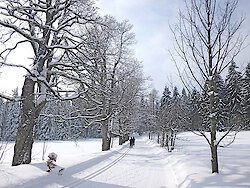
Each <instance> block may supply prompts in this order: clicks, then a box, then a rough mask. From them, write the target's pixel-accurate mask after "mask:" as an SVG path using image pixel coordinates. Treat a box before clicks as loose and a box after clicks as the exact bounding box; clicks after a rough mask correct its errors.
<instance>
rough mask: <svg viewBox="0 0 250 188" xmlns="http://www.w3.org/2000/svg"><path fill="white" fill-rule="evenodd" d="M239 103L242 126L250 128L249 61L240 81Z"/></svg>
mask: <svg viewBox="0 0 250 188" xmlns="http://www.w3.org/2000/svg"><path fill="white" fill-rule="evenodd" d="M241 97H242V100H241V105H242V113H243V117H244V123H245V125H244V127H245V128H246V129H248V130H249V129H250V63H248V65H247V67H246V71H245V75H244V78H243V81H242V90H241Z"/></svg>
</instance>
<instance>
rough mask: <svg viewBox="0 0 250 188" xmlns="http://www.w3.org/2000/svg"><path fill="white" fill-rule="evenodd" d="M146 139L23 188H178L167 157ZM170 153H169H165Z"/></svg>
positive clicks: (32, 182)
mask: <svg viewBox="0 0 250 188" xmlns="http://www.w3.org/2000/svg"><path fill="white" fill-rule="evenodd" d="M160 151H161V152H162V150H159V148H156V147H154V146H152V145H150V144H149V143H148V140H146V139H143V138H138V139H136V142H135V146H134V148H129V146H128V144H125V145H124V146H123V147H122V148H121V149H119V150H114V151H108V152H104V154H103V155H100V156H99V155H97V156H94V158H91V159H90V160H87V161H84V162H82V163H80V164H77V165H75V166H72V167H69V168H66V169H65V171H64V174H63V175H62V176H58V175H57V174H56V173H55V172H54V173H51V174H48V175H46V176H42V177H39V178H38V179H34V180H32V181H29V182H26V183H24V184H22V185H20V186H18V187H20V188H29V187H30V188H31V187H32V188H33V187H44V188H62V187H63V188H82V187H86V188H125V187H126V188H175V187H177V182H176V178H175V177H174V173H173V171H172V169H171V166H169V165H167V163H168V158H167V155H164V154H162V153H161V152H160ZM165 153H167V152H165Z"/></svg>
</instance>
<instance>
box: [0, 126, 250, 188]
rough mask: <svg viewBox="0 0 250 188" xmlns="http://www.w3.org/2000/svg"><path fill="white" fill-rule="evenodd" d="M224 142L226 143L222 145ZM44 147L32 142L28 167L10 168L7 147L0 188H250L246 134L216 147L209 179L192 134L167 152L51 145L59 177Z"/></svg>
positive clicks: (88, 143) (95, 144)
mask: <svg viewBox="0 0 250 188" xmlns="http://www.w3.org/2000/svg"><path fill="white" fill-rule="evenodd" d="M225 141H226V140H225ZM43 144H44V143H43V142H35V144H34V147H33V155H32V164H30V165H21V166H16V167H11V160H12V154H13V145H14V143H10V144H8V150H7V152H6V153H5V157H4V160H3V161H2V163H1V164H0V187H1V188H16V187H18V188H29V187H30V188H34V187H38V188H40V187H41V188H52V187H53V188H59V187H67V188H73V187H76V188H82V187H86V188H125V187H126V188H164V187H166V188H177V187H178V188H248V187H250V131H245V132H240V133H238V135H237V138H236V140H235V142H234V143H233V144H232V145H230V146H229V147H226V148H219V149H218V152H219V169H220V174H211V170H210V151H209V146H208V144H207V143H206V141H205V139H204V138H203V137H199V136H196V135H194V134H193V133H190V132H188V133H181V134H179V135H178V136H177V140H176V149H175V150H174V151H173V152H167V150H166V149H164V148H162V147H160V146H159V145H158V144H156V142H155V141H154V140H148V139H147V138H146V137H136V141H135V146H134V148H129V146H128V143H125V144H124V145H123V146H119V145H118V139H115V141H114V143H113V148H112V149H111V150H110V151H105V152H102V151H101V139H87V140H81V141H78V142H74V141H52V142H49V143H48V144H47V149H46V154H45V160H47V155H48V153H50V152H55V153H57V154H58V159H57V162H56V164H58V165H59V166H61V167H65V168H66V169H65V171H64V174H63V176H58V175H57V172H56V171H52V173H47V172H45V170H46V165H45V161H43V160H42V151H43Z"/></svg>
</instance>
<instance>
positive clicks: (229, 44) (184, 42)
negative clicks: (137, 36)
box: [172, 0, 245, 173]
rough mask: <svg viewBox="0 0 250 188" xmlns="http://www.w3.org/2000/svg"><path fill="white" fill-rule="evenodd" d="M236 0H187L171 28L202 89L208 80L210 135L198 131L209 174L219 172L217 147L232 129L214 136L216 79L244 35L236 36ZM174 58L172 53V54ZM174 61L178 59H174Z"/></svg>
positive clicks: (177, 46) (238, 23)
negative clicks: (208, 161)
mask: <svg viewBox="0 0 250 188" xmlns="http://www.w3.org/2000/svg"><path fill="white" fill-rule="evenodd" d="M237 3H238V0H223V1H217V0H188V1H186V2H185V5H186V6H185V7H186V9H185V10H186V11H182V12H180V14H179V23H178V24H176V25H175V28H172V31H173V34H174V38H175V44H176V46H175V47H176V48H175V49H176V50H175V51H176V53H177V55H178V56H179V57H180V58H181V62H184V63H185V65H186V66H187V68H188V70H189V73H190V74H191V75H192V78H193V79H194V80H195V81H196V82H197V83H198V85H199V86H200V87H201V89H204V83H205V82H207V83H208V92H207V93H206V94H207V95H208V98H209V104H208V106H207V107H208V109H209V117H208V118H209V128H210V138H209V137H208V136H207V135H205V133H204V132H200V133H201V134H202V136H204V137H205V139H206V140H207V142H208V144H209V146H210V149H211V164H212V173H219V169H218V154H217V147H218V145H219V143H220V142H221V141H222V139H223V138H224V137H225V136H226V135H227V134H228V133H229V131H230V130H232V129H233V128H234V127H233V126H232V127H231V128H230V129H229V130H228V131H227V132H226V133H225V134H224V135H223V136H222V137H220V138H217V135H216V130H217V125H218V122H217V119H216V113H218V112H217V111H216V110H215V109H216V108H215V106H216V102H217V99H216V97H217V95H218V91H217V89H218V88H216V83H215V79H216V76H217V75H220V74H221V72H222V71H223V70H224V69H225V68H226V67H228V65H229V64H230V62H231V61H232V60H233V59H234V58H235V56H237V55H238V54H239V52H240V51H241V49H242V45H243V42H244V39H245V38H244V36H243V37H242V35H238V34H237V33H238V31H239V29H240V27H241V25H242V23H243V20H244V19H243V18H239V19H238V20H237V19H235V16H234V12H235V9H236V7H237ZM172 57H174V56H172ZM174 61H175V62H177V59H174Z"/></svg>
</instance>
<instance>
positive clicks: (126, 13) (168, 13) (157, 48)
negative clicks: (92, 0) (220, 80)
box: [97, 0, 250, 94]
mask: <svg viewBox="0 0 250 188" xmlns="http://www.w3.org/2000/svg"><path fill="white" fill-rule="evenodd" d="M97 6H98V7H100V13H101V14H110V15H113V16H114V17H116V18H117V19H118V20H119V21H122V20H129V22H130V23H131V24H133V25H134V28H133V31H134V32H135V34H136V39H137V44H136V45H135V51H136V57H137V58H138V59H140V60H142V61H143V67H144V73H145V75H146V76H150V77H151V78H152V86H153V87H154V88H156V89H157V90H159V92H160V94H161V93H162V92H163V89H164V87H165V85H169V84H171V83H172V84H173V85H174V86H178V87H179V89H181V87H182V83H181V81H180V79H179V77H178V73H177V70H176V67H175V65H174V63H173V62H172V61H171V58H170V55H169V53H168V50H170V49H171V47H172V46H173V41H172V39H173V34H172V32H171V31H170V29H169V25H173V24H174V23H176V18H177V17H178V11H179V9H182V8H183V6H184V0H97ZM249 8H250V0H239V4H238V9H237V13H239V14H244V15H246V20H245V22H244V24H243V27H244V29H245V30H246V31H248V32H249V31H250V19H249V17H250V13H249ZM248 41H250V40H249V39H248ZM249 50H250V48H249V47H248V49H246V50H244V51H243V52H242V54H240V55H239V59H240V60H239V61H241V63H243V64H244V66H245V65H246V63H248V62H249V61H250V57H249V55H248V52H249ZM236 63H237V62H236Z"/></svg>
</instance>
